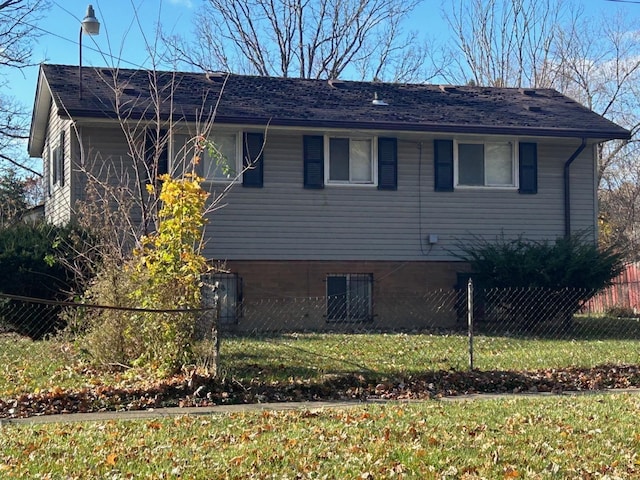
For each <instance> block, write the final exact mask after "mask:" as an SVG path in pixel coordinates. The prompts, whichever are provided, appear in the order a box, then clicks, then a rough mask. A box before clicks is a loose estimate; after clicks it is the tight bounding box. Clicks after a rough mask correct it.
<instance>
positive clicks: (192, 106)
mask: <svg viewBox="0 0 640 480" xmlns="http://www.w3.org/2000/svg"><path fill="white" fill-rule="evenodd" d="M41 73H42V74H43V75H44V78H45V80H46V84H48V86H49V89H50V91H51V94H52V97H53V101H54V102H55V105H56V106H57V107H58V111H59V113H60V114H61V115H69V116H71V117H73V118H77V117H97V118H115V113H114V104H115V101H114V99H115V96H114V92H113V86H114V85H117V86H118V88H119V89H120V91H121V92H122V95H121V96H120V104H121V111H122V112H123V113H124V115H125V116H127V117H130V118H145V117H149V118H151V117H152V116H153V115H154V114H155V109H154V107H153V106H152V104H151V103H150V102H151V96H150V84H151V81H150V80H153V82H156V83H157V84H158V86H159V88H158V91H160V92H161V97H162V98H164V99H165V100H167V101H166V102H164V103H163V105H162V113H163V116H168V114H169V113H170V111H171V104H170V103H169V99H170V98H171V97H172V99H173V114H174V118H175V119H179V118H184V119H186V120H189V121H194V120H206V117H207V115H208V113H209V112H211V111H213V109H215V108H216V103H217V102H218V101H219V103H218V105H217V111H216V117H215V121H216V122H218V123H233V124H253V125H255V124H258V125H266V124H267V123H269V124H271V125H283V126H299V127H324V128H357V129H376V130H393V131H424V132H447V133H481V134H509V135H532V136H552V137H578V138H591V139H598V140H607V139H615V138H617V139H626V138H629V136H630V134H629V131H627V130H626V129H624V128H622V127H620V126H618V125H616V124H615V123H613V122H610V121H609V120H607V119H605V118H603V117H601V116H600V115H597V114H596V113H594V112H592V111H591V110H589V109H587V108H585V107H583V106H582V105H580V104H579V103H577V102H575V101H573V100H571V99H570V98H568V97H566V96H564V95H562V94H560V93H558V92H557V91H555V90H552V89H517V88H487V87H471V86H459V87H443V86H437V85H426V84H403V83H379V82H352V81H324V80H304V79H298V78H273V77H257V76H243V75H233V74H229V75H227V74H217V73H214V74H205V73H181V72H156V73H155V78H154V74H153V73H151V72H148V71H145V70H128V69H120V70H117V71H114V70H112V69H106V68H93V67H85V68H83V99H80V98H79V95H78V87H79V84H78V79H79V78H78V67H75V66H65V65H42V71H41ZM375 98H377V99H378V100H379V102H378V103H385V105H376V104H375V102H373V100H374V99H375ZM36 101H37V99H36Z"/></svg>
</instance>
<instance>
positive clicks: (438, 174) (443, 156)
mask: <svg viewBox="0 0 640 480" xmlns="http://www.w3.org/2000/svg"><path fill="white" fill-rule="evenodd" d="M433 152H434V162H433V164H434V169H435V171H434V187H435V190H436V191H437V192H452V191H453V140H434V141H433Z"/></svg>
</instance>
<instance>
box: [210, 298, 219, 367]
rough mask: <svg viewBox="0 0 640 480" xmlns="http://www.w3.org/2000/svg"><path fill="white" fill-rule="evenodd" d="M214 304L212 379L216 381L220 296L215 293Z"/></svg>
mask: <svg viewBox="0 0 640 480" xmlns="http://www.w3.org/2000/svg"><path fill="white" fill-rule="evenodd" d="M213 299H214V301H215V302H216V308H215V310H213V312H214V316H213V325H212V327H211V335H212V340H213V378H214V379H218V377H219V376H220V309H221V308H220V307H221V302H220V296H219V295H218V293H217V288H216V294H215V296H214V297H213Z"/></svg>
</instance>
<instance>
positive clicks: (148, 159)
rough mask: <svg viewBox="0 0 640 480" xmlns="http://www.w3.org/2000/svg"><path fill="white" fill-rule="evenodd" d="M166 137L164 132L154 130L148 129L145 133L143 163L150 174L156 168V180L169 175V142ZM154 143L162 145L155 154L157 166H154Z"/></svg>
mask: <svg viewBox="0 0 640 480" xmlns="http://www.w3.org/2000/svg"><path fill="white" fill-rule="evenodd" d="M166 137H167V131H166V130H160V131H157V130H155V129H152V128H149V129H147V131H146V132H145V143H144V161H145V163H146V164H147V168H148V169H149V172H150V173H153V169H154V167H155V168H157V170H156V172H155V174H156V178H157V177H158V176H159V175H164V174H165V173H169V140H168V139H167V138H166ZM156 142H163V144H162V149H161V150H160V151H159V152H157V154H158V158H157V161H158V164H157V165H155V166H154V162H155V161H156V158H155V156H156ZM147 180H150V179H147Z"/></svg>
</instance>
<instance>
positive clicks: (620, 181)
mask: <svg viewBox="0 0 640 480" xmlns="http://www.w3.org/2000/svg"><path fill="white" fill-rule="evenodd" d="M636 13H637V12H636ZM444 16H445V18H446V19H447V21H448V23H449V25H450V27H451V29H452V32H453V35H454V38H455V45H449V47H448V54H447V57H445V58H448V59H449V61H447V62H445V67H444V68H443V72H442V73H443V75H442V76H443V78H445V79H446V80H447V81H449V82H450V83H458V84H460V83H468V82H471V83H475V84H477V85H488V86H504V87H534V88H535V87H540V88H547V87H548V88H555V89H557V90H559V91H560V92H562V93H564V94H566V95H568V96H569V97H572V98H574V99H575V100H577V101H579V102H580V103H582V104H583V105H585V106H587V107H589V108H591V109H592V110H594V111H595V112H597V113H599V114H601V115H603V116H604V117H606V118H609V119H610V120H612V121H614V122H616V123H619V124H620V125H623V126H624V127H626V128H628V129H629V130H630V131H631V132H632V139H631V140H630V141H613V142H608V143H606V144H603V145H599V151H598V153H599V165H598V182H599V191H600V200H601V222H602V224H601V230H602V235H601V238H602V239H603V241H604V242H605V243H606V244H607V245H614V246H618V247H620V248H622V249H624V250H625V251H626V252H628V254H629V257H630V258H632V257H634V256H637V254H635V251H636V248H635V246H636V245H638V242H639V240H640V237H638V235H637V234H636V233H635V232H636V230H637V229H638V228H637V221H638V220H640V219H638V218H637V213H636V210H637V204H638V200H637V199H638V198H640V162H639V157H638V153H640V152H639V151H638V147H637V133H638V129H639V128H640V90H639V89H640V41H639V40H640V36H639V34H638V32H639V31H640V25H639V24H638V21H637V19H638V15H637V14H636V15H627V16H620V17H613V16H610V17H607V18H606V20H605V19H604V18H602V17H593V16H592V17H587V16H586V15H585V14H584V13H583V11H582V10H581V8H580V5H579V3H573V2H571V1H570V0H559V1H558V0H471V1H470V0H450V1H449V3H448V4H447V8H446V9H445V10H444ZM636 237H638V238H636Z"/></svg>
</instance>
